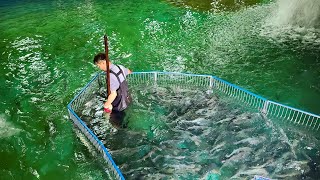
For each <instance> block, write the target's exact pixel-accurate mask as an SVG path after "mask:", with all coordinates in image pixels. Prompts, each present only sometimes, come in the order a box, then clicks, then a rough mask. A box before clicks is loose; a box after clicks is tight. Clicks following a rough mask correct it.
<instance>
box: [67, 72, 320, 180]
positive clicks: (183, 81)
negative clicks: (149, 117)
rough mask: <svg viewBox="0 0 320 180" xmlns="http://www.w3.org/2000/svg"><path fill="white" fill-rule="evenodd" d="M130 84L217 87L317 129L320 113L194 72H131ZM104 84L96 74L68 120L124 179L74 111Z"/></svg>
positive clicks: (274, 115)
mask: <svg viewBox="0 0 320 180" xmlns="http://www.w3.org/2000/svg"><path fill="white" fill-rule="evenodd" d="M128 82H129V84H130V85H134V84H142V83H144V84H148V83H150V84H159V85H160V84H166V85H168V84H169V85H171V86H179V87H183V88H195V87H196V88H202V89H204V88H205V89H207V90H218V91H220V92H222V93H223V94H225V95H226V96H228V97H230V98H232V99H233V100H237V101H239V102H241V103H243V104H245V105H246V106H249V107H253V108H254V109H256V110H258V111H259V112H261V113H262V114H263V115H265V116H267V117H269V118H279V119H283V120H286V121H289V122H292V123H294V124H299V125H303V126H305V127H308V128H311V129H313V130H319V128H320V116H319V115H315V114H312V113H309V112H306V111H302V110H299V109H296V108H293V107H290V106H286V105H283V104H280V103H277V102H274V101H271V100H268V99H266V98H264V97H261V96H259V95H256V94H254V93H252V92H250V91H248V90H246V89H243V88H241V87H239V86H236V85H234V84H231V83H229V82H227V81H225V80H222V79H220V78H218V77H216V76H211V75H197V74H187V73H176V72H154V71H152V72H134V73H132V74H130V75H129V76H128ZM102 85H105V74H104V73H100V74H97V75H96V76H95V77H94V78H93V79H92V80H91V81H90V82H89V83H88V84H87V85H86V86H85V87H84V88H83V89H82V90H81V91H80V92H79V93H78V94H77V95H76V96H75V97H74V99H73V100H72V101H71V102H70V103H69V104H68V106H67V108H68V111H69V115H70V119H72V120H73V122H74V124H75V125H77V127H78V128H79V129H80V130H81V131H82V133H84V134H85V135H86V137H87V138H88V139H89V140H90V141H91V142H92V144H93V145H94V146H95V147H96V148H97V150H98V151H99V152H101V153H102V154H103V157H104V159H105V161H106V162H107V164H108V168H109V170H110V172H111V175H112V177H113V178H116V179H124V177H123V175H122V173H121V171H120V170H119V168H118V166H117V165H116V164H115V162H114V161H113V159H112V157H111V155H110V153H109V152H108V150H107V149H106V148H105V146H104V145H103V143H102V142H101V141H100V140H99V139H98V138H97V136H96V135H95V134H94V133H93V132H92V131H91V130H90V129H89V128H88V127H87V125H86V124H85V123H84V122H83V121H82V120H81V118H79V116H78V115H77V114H76V113H75V112H76V111H75V110H77V109H79V108H80V107H81V106H82V105H83V104H84V103H86V101H87V100H89V99H90V98H92V96H93V93H92V92H94V91H96V90H97V89H98V88H99V87H101V86H102Z"/></svg>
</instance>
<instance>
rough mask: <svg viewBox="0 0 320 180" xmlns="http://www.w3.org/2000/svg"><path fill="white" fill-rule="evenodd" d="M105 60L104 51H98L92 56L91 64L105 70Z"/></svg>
mask: <svg viewBox="0 0 320 180" xmlns="http://www.w3.org/2000/svg"><path fill="white" fill-rule="evenodd" d="M106 62H107V61H106V54H105V53H98V54H97V55H95V56H94V58H93V64H95V65H96V66H98V68H99V69H101V70H102V71H106V70H107V67H106ZM109 62H110V61H109Z"/></svg>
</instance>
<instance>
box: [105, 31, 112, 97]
mask: <svg viewBox="0 0 320 180" xmlns="http://www.w3.org/2000/svg"><path fill="white" fill-rule="evenodd" d="M104 50H105V53H106V67H107V68H106V69H107V72H106V84H107V90H108V96H109V95H110V93H111V92H110V67H109V61H110V60H109V50H108V37H107V35H104Z"/></svg>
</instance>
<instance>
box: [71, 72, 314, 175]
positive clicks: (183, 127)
mask: <svg viewBox="0 0 320 180" xmlns="http://www.w3.org/2000/svg"><path fill="white" fill-rule="evenodd" d="M102 78H104V76H102ZM131 82H132V81H131ZM162 82H165V81H162ZM99 89H100V90H99ZM102 89H105V86H104V85H103V86H102V88H97V87H96V88H94V90H88V91H86V92H85V93H88V94H93V96H92V97H90V98H87V100H85V101H84V103H83V104H82V105H81V106H75V107H76V108H75V109H74V110H75V112H76V113H77V114H78V115H79V116H80V118H81V119H82V120H83V121H84V122H85V123H86V125H87V126H88V127H89V128H90V129H91V130H92V131H93V132H94V133H95V134H96V136H97V137H98V138H99V139H100V140H101V141H102V143H103V144H104V145H105V147H107V148H108V151H109V152H110V153H111V154H112V157H113V160H114V161H115V162H116V163H117V165H118V166H119V168H120V169H121V171H122V173H123V175H124V176H125V177H126V178H127V179H162V178H164V179H210V178H213V177H218V179H231V178H233V179H252V178H253V177H254V175H261V176H264V177H269V178H271V179H303V178H304V179H316V178H317V177H318V176H319V171H318V168H319V163H320V154H319V149H320V147H319V144H320V142H319V136H318V135H317V134H316V133H310V132H307V131H306V130H305V129H303V128H299V127H295V126H293V124H290V123H289V121H285V120H283V121H279V120H276V119H272V120H270V119H268V118H266V117H264V116H263V115H262V114H260V113H257V112H258V111H257V110H252V109H248V108H247V109H245V108H244V107H243V103H235V102H234V101H232V100H234V99H232V98H227V97H225V96H223V95H222V94H219V93H218V92H217V91H215V90H213V91H207V90H206V87H200V88H199V87H198V88H196V87H195V86H192V85H191V86H190V84H189V87H188V88H185V85H178V84H176V85H168V84H166V83H161V80H159V79H158V81H157V83H156V84H153V83H145V84H144V83H141V84H140V83H131V85H130V91H131V94H132V96H133V103H132V105H131V106H130V107H129V108H128V109H127V110H126V111H125V113H126V115H127V116H126V117H125V118H124V119H123V121H121V120H120V119H118V120H117V121H115V120H113V119H112V118H110V117H109V116H108V114H104V113H103V108H102V105H101V104H102V103H103V99H104V98H103V97H101V92H103V91H102ZM93 92H94V93H93ZM81 97H83V96H81ZM123 127H124V128H123ZM306 132H307V133H306Z"/></svg>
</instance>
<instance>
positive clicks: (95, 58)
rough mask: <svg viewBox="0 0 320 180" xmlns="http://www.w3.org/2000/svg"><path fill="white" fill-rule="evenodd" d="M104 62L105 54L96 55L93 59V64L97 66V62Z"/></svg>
mask: <svg viewBox="0 0 320 180" xmlns="http://www.w3.org/2000/svg"><path fill="white" fill-rule="evenodd" d="M101 60H102V61H105V60H106V54H105V53H98V54H97V55H95V56H94V58H93V64H97V63H98V62H99V61H101Z"/></svg>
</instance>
